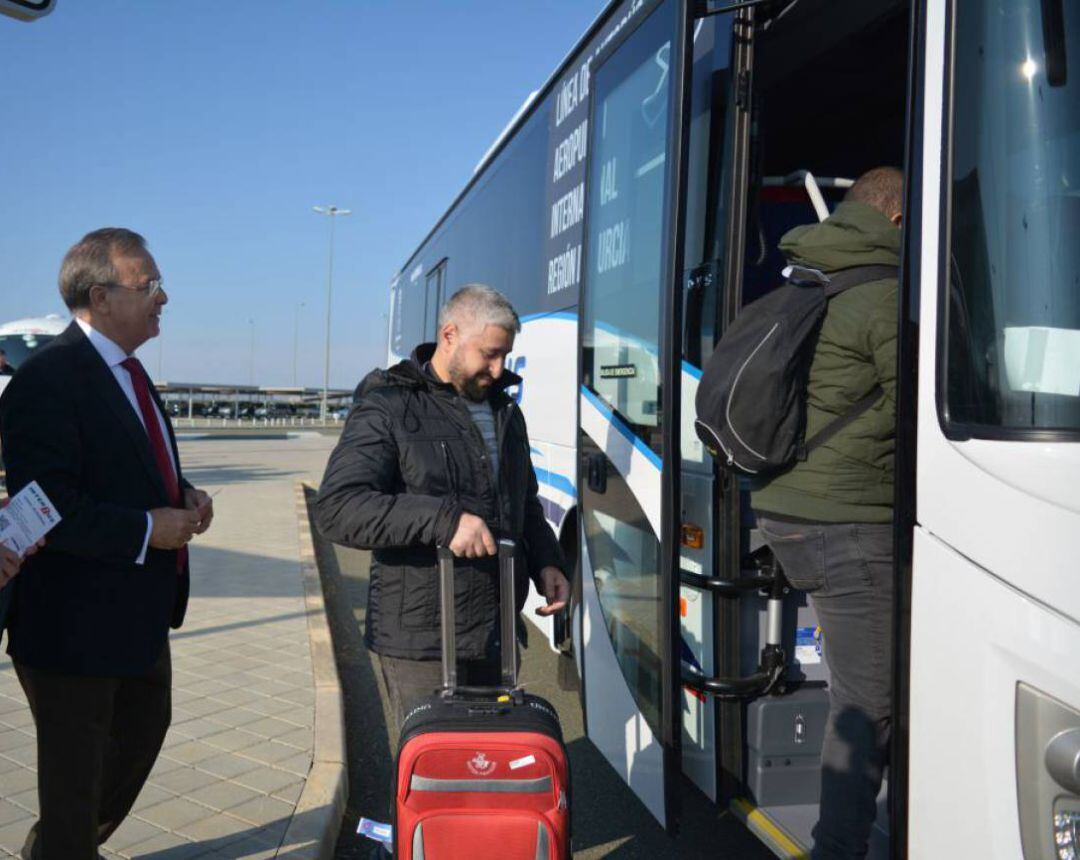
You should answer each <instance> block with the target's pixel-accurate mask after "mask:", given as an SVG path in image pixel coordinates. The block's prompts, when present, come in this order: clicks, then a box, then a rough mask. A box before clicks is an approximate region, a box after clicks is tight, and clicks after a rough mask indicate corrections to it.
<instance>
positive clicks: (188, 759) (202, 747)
mask: <svg viewBox="0 0 1080 860" xmlns="http://www.w3.org/2000/svg"><path fill="white" fill-rule="evenodd" d="M219 752H221V750H217V749H214V747H212V746H210V745H209V744H204V743H202V742H200V741H187V742H185V743H182V744H179V745H178V746H174V747H170V748H169V749H168V750H166V751H165V753H164V754H165V756H166V757H167V758H171V759H172V760H173V761H179V762H183V763H184V764H196V763H198V762H200V761H203V760H204V759H208V758H212V757H213V756H215V755H217V754H218V753H219Z"/></svg>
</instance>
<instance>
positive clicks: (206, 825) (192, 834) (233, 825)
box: [176, 815, 252, 851]
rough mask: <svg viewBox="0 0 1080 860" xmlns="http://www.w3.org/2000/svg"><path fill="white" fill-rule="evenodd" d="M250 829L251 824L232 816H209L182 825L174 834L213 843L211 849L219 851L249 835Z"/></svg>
mask: <svg viewBox="0 0 1080 860" xmlns="http://www.w3.org/2000/svg"><path fill="white" fill-rule="evenodd" d="M251 829H252V828H251V824H249V823H248V822H246V821H243V820H242V819H239V818H236V817H234V816H232V815H211V816H210V817H209V818H200V819H199V820H198V821H193V822H192V823H191V824H185V825H182V826H181V827H178V828H177V829H176V832H177V833H179V834H180V835H181V836H186V837H187V838H188V839H191V840H192V841H194V842H202V843H213V847H214V848H215V849H217V850H219V851H220V850H222V849H223V848H224V846H226V845H228V844H230V843H232V842H235V841H239V840H240V839H242V838H244V835H245V834H250V832H251Z"/></svg>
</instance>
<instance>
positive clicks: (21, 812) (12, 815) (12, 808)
mask: <svg viewBox="0 0 1080 860" xmlns="http://www.w3.org/2000/svg"><path fill="white" fill-rule="evenodd" d="M26 816H27V812H26V810H25V809H23V808H22V807H21V806H16V805H15V804H14V803H9V802H8V801H7V800H4V799H3V798H0V827H3V826H4V825H5V824H11V823H12V822H13V821H22V820H23V819H25V818H26Z"/></svg>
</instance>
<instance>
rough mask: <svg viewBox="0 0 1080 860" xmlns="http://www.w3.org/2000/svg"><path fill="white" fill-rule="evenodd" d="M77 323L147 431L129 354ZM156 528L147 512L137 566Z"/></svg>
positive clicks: (164, 433) (165, 433) (161, 421)
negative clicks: (144, 534)
mask: <svg viewBox="0 0 1080 860" xmlns="http://www.w3.org/2000/svg"><path fill="white" fill-rule="evenodd" d="M75 322H77V323H78V324H79V328H81V329H82V331H83V334H85V335H86V337H87V339H88V340H89V341H90V343H91V345H92V346H93V347H94V349H96V350H97V351H98V355H100V356H101V358H102V359H103V360H104V362H105V363H106V364H107V365H108V366H109V370H111V371H112V375H113V376H114V377H115V378H116V384H117V385H119V386H120V390H121V391H123V392H124V396H125V397H126V398H127V400H128V403H130V404H131V408H132V409H134V410H135V415H136V416H137V417H138V419H139V423H140V424H142V425H143V429H144V430H145V429H146V422H145V421H143V414H142V410H141V409H140V408H139V400H138V398H137V397H136V396H135V384H134V383H133V382H132V381H131V374H130V373H128V370H127V368H126V367H124V366H123V365H122V362H123V361H124V360H125V359H127V357H128V354H127V353H126V352H124V350H123V347H121V346H120V345H119V344H117V343H116V342H115V341H112V340H109V338H107V337H105V335H103V334H102V333H101V332H99V331H98V330H97V329H95V328H94V327H93V326H91V325H90V323H88V322H86V320H82V319H79V318H78V317H75ZM150 405H151V406H152V407H153V409H154V415H155V416H156V417H157V421H158V426H160V427H161V438H162V439H164V440H165V450H166V451H168V452H169V462H170V463H172V467H173V474H174V475H177V474H179V472H178V471H177V469H176V458H175V457H173V452H172V446H171V445H170V444H169V428H168V425H167V424H166V423H165V416H163V415H162V414H161V410H160V409H158V407H157V404H156V403H154V401H153V399H151V400H150ZM153 528H154V518H153V517H152V516H150V512H149V511H147V512H146V537H145V538H143V545H142V550H141V551H140V552H139V556H138V558H136V559H135V563H136V564H142V563H143V562H145V561H146V549H147V547H148V546H149V545H150V532H151V531H153Z"/></svg>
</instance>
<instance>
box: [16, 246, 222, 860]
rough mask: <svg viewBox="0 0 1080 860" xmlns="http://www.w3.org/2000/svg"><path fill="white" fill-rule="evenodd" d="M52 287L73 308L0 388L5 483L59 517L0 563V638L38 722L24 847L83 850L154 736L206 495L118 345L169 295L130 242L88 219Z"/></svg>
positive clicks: (107, 820)
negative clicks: (17, 564)
mask: <svg viewBox="0 0 1080 860" xmlns="http://www.w3.org/2000/svg"><path fill="white" fill-rule="evenodd" d="M60 294H61V296H62V298H63V299H64V302H65V303H66V304H67V306H68V307H69V308H70V309H71V311H72V313H73V315H74V317H75V319H74V321H73V322H72V324H71V325H70V326H69V327H68V328H67V330H66V331H65V332H64V333H63V334H61V335H60V336H59V337H57V338H56V339H55V340H54V341H53V342H52V343H50V344H49V345H48V346H46V347H45V348H43V349H41V350H40V351H38V352H35V353H34V355H33V356H32V357H31V358H29V359H27V361H25V362H24V363H23V365H22V366H21V367H20V368H19V373H18V374H17V375H16V376H15V377H13V379H12V381H11V383H10V384H9V385H8V387H7V389H6V390H5V392H4V394H3V397H2V398H0V437H2V441H3V449H4V459H5V460H6V462H7V468H8V475H7V477H8V486H9V489H10V491H11V493H12V494H14V493H15V492H17V491H18V490H20V489H21V488H22V487H23V486H25V485H26V484H28V483H29V482H30V481H34V480H36V481H37V482H38V483H39V484H40V485H41V487H42V489H43V490H44V491H45V493H46V494H47V495H48V496H49V498H50V499H51V500H52V502H53V504H54V505H55V506H56V509H57V511H58V512H59V513H60V515H61V517H62V520H61V522H60V523H59V524H58V525H57V526H56V528H55V529H53V531H52V532H51V533H50V534H49V536H48V538H47V542H46V546H45V547H44V548H43V549H42V550H41V551H40V552H38V553H37V554H36V555H35V556H34V557H32V558H28V559H26V561H25V563H24V564H23V567H22V570H21V571H20V572H19V574H18V576H17V577H16V579H15V593H14V595H13V599H12V605H11V609H10V613H9V615H8V632H9V644H8V653H9V654H10V655H11V658H12V661H13V662H14V665H15V670H16V672H17V674H18V676H19V682H20V683H21V684H22V688H23V690H24V692H25V693H26V698H27V700H28V701H29V703H30V708H31V710H32V711H33V715H34V724H35V726H36V728H37V743H38V797H39V800H40V816H39V820H38V822H37V823H36V824H35V825H34V827H33V828H32V829H31V831H30V834H29V835H28V837H27V840H26V844H25V845H24V847H23V857H24V858H27V860H94V858H96V857H97V856H98V845H100V844H101V843H103V842H104V841H105V840H106V839H107V838H108V837H109V835H110V834H111V833H112V832H113V831H114V830H115V829H116V828H117V827H118V826H119V824H120V822H121V821H123V819H124V817H125V816H126V815H127V813H128V811H129V810H130V809H131V806H132V804H133V803H134V802H135V798H136V797H137V796H138V794H139V791H140V790H141V788H142V786H143V783H144V782H145V781H146V777H147V776H148V775H149V773H150V769H151V767H152V766H153V764H154V761H155V759H156V758H157V755H158V752H159V750H160V749H161V744H162V741H163V740H164V738H165V731H166V729H167V728H168V725H169V719H170V714H171V682H172V664H171V661H170V657H169V642H168V632H169V627H170V626H172V627H179V626H180V624H181V622H182V620H183V617H184V610H185V608H186V606H187V598H188V564H187V543H188V541H190V540H191V538H192V535H195V534H201V533H202V532H204V531H206V529H207V528H208V527H209V525H210V521H211V519H212V517H213V509H212V504H211V501H210V498H209V497H208V496H207V495H206V493H204V492H202V491H200V490H196V489H194V488H193V487H192V486H191V485H190V484H189V483H188V482H187V481H185V480H184V478H183V473H182V471H181V469H180V456H179V452H178V451H177V448H176V440H175V437H174V435H173V431H172V425H171V423H170V422H169V418H168V414H167V412H166V410H165V409H164V408H162V404H161V400H160V399H159V398H158V395H157V392H156V391H155V389H154V387H153V385H152V384H150V381H149V379H148V377H147V375H146V372H145V371H144V370H143V367H142V365H141V364H140V363H139V361H138V359H137V358H135V357H134V352H135V350H136V349H138V347H139V346H140V345H142V344H143V343H145V342H146V341H147V340H149V339H150V338H152V337H155V336H157V334H158V332H159V326H160V316H161V309H162V306H163V305H164V304H165V303H166V302H167V301H168V297H167V296H166V294H165V291H164V290H163V289H162V285H161V275H160V273H159V272H158V268H157V265H156V263H155V262H154V258H153V257H152V256H150V254H149V253H148V252H147V250H146V242H145V240H144V239H143V238H142V237H141V236H140V235H139V234H137V233H133V232H132V231H130V230H124V229H120V228H106V229H102V230H96V231H94V232H93V233H89V234H88V235H86V236H85V237H83V239H82V240H81V241H80V242H78V243H77V244H76V245H75V246H74V247H72V248H71V250H70V251H68V253H67V256H66V257H65V258H64V262H63V265H62V266H61V269H60Z"/></svg>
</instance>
